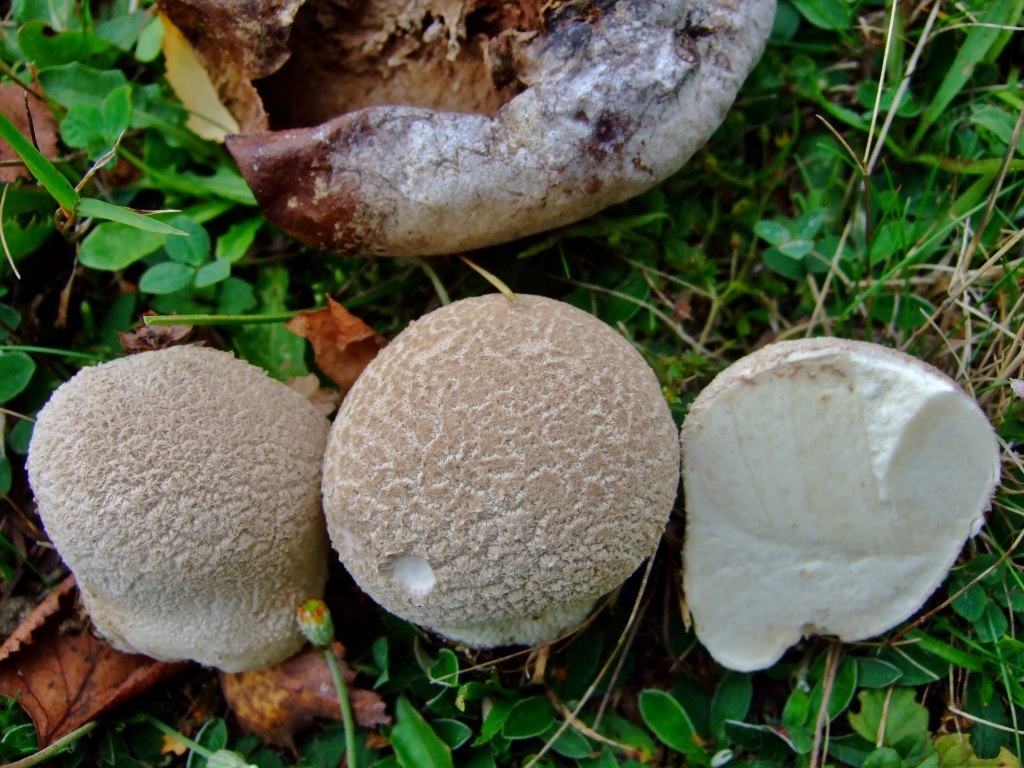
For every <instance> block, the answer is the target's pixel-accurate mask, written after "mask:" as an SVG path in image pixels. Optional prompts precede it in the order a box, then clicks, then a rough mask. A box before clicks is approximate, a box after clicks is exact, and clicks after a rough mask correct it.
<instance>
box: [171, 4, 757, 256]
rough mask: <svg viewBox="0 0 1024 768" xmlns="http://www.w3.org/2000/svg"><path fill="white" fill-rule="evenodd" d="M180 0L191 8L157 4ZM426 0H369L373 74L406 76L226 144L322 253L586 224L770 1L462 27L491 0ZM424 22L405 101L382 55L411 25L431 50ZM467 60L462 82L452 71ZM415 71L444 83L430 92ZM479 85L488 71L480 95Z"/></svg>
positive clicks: (627, 8)
mask: <svg viewBox="0 0 1024 768" xmlns="http://www.w3.org/2000/svg"><path fill="white" fill-rule="evenodd" d="M310 2H311V4H313V5H316V7H317V8H319V6H320V5H323V3H322V2H320V3H319V5H317V4H316V3H314V2H313V0H310ZM179 4H186V5H187V4H188V3H187V2H186V0H174V1H173V2H171V3H169V7H170V8H171V9H172V10H173V8H174V6H176V5H179ZM406 5H408V6H415V7H416V8H420V6H424V9H426V8H428V7H429V10H430V12H429V13H427V12H421V13H420V14H419V17H418V18H419V19H424V18H427V19H431V18H432V19H435V21H436V20H438V19H441V20H442V21H443V24H442V23H440V22H438V23H435V24H434V25H433V26H431V27H430V28H429V29H428V30H426V31H424V30H417V31H416V32H415V33H414V32H409V31H408V30H407V31H406V32H405V35H404V36H402V35H400V34H399V32H400V31H401V24H400V23H399V22H396V21H395V17H396V16H397V18H398V19H399V20H401V19H403V18H405V16H403V14H406V15H408V16H412V15H413V14H408V9H406V8H405V6H406ZM435 5H438V3H434V4H429V3H428V4H424V3H423V2H422V0H420V1H419V2H413V0H407V2H405V3H401V2H398V3H391V4H388V3H382V2H378V3H368V4H366V7H368V8H371V9H375V10H376V12H377V13H378V14H380V15H383V16H385V17H386V19H387V20H388V24H389V25H390V26H386V27H385V29H384V30H383V31H379V32H378V37H380V36H381V35H383V36H384V38H385V39H386V40H388V41H389V42H388V45H389V46H390V47H387V48H385V50H384V52H383V53H381V54H380V55H381V56H382V57H383V59H384V60H386V62H387V66H384V65H382V67H381V70H382V72H383V74H381V75H380V77H381V78H383V80H384V82H391V81H392V80H394V81H396V82H399V83H403V84H404V85H403V87H401V88H400V89H398V90H399V92H397V93H390V92H388V91H387V89H386V88H384V89H383V90H381V89H380V88H379V87H377V86H371V85H369V84H367V85H366V90H367V91H368V92H370V93H371V96H370V97H366V96H364V95H363V94H362V93H360V94H356V95H352V94H348V93H346V94H343V95H342V96H341V97H339V99H340V101H341V103H338V104H335V105H333V106H334V109H335V110H336V111H335V112H334V113H333V114H332V115H330V119H328V118H327V117H326V116H324V115H323V114H313V115H309V116H307V119H316V118H320V117H323V118H324V119H323V120H322V121H321V122H319V123H318V124H311V125H305V126H290V127H288V128H286V129H283V130H274V131H270V132H249V133H245V134H242V135H237V136H233V137H229V138H228V140H227V146H228V149H229V151H230V152H231V154H232V155H233V156H234V158H235V160H236V162H237V163H238V166H239V168H240V169H241V171H242V173H243V175H244V176H245V178H246V180H247V182H248V183H249V185H250V187H251V188H252V190H253V191H254V193H255V195H256V198H257V200H258V201H259V203H260V206H261V208H262V209H263V211H264V212H265V213H266V215H267V217H268V218H269V219H270V220H271V221H273V222H274V223H276V224H277V225H279V226H280V227H281V228H283V229H284V230H286V231H288V232H289V233H291V234H292V235H294V236H295V237H297V238H299V239H301V240H304V241H306V242H309V243H311V244H313V245H316V246H318V247H321V248H325V249H328V250H336V251H341V252H346V253H356V254H363V255H388V256H408V255H433V254H447V253H457V252H460V251H465V250H470V249H475V248H480V247H484V246H487V245H493V244H497V243H501V242H506V241H509V240H513V239H516V238H519V237H523V236H525V235H529V234H533V233H536V232H541V231H543V230H547V229H550V228H553V227H557V226H561V225H565V224H568V223H571V222H574V221H577V220H579V219H582V218H585V217H587V216H589V215H591V214H593V213H596V212H597V211H599V210H601V209H603V208H605V207H607V206H609V205H612V204H614V203H618V202H621V201H623V200H626V199H628V198H630V197H633V196H635V195H638V194H640V193H641V192H644V191H646V190H647V189H649V188H651V187H653V186H654V185H656V184H657V183H659V182H660V181H662V180H664V179H665V178H667V177H668V176H669V175H671V174H672V173H674V172H676V171H677V170H678V169H679V168H681V167H682V166H683V165H684V164H685V163H686V161H687V160H688V159H689V158H690V157H691V156H692V155H693V153H694V152H695V151H696V150H697V149H699V148H700V147H701V146H702V145H703V144H704V143H705V142H706V141H707V139H708V138H709V137H710V135H711V134H712V133H713V132H714V131H715V129H716V128H717V127H718V126H719V125H720V123H721V122H722V120H723V119H724V118H725V114H726V112H727V111H728V109H729V107H730V106H731V104H732V102H733V101H734V99H735V97H736V94H737V92H738V90H739V88H740V85H741V84H742V82H743V80H744V79H745V78H746V76H747V74H748V72H749V71H750V70H751V69H752V68H753V66H754V64H755V63H756V62H757V60H758V58H759V57H760V55H761V52H762V50H763V47H764V43H765V40H766V39H767V37H768V34H769V32H770V31H771V27H772V21H773V18H774V12H775V0H583V1H582V2H575V1H573V2H561V1H560V2H555V3H549V4H547V5H544V6H543V7H537V8H534V7H533V6H534V5H538V4H533V3H521V4H519V8H520V13H519V16H518V17H516V22H515V23H514V24H512V25H511V26H509V27H507V28H505V29H503V30H501V31H500V32H499V31H496V30H495V29H490V30H488V31H486V32H481V33H479V34H477V35H476V38H479V39H462V37H460V35H462V36H466V37H467V38H468V37H471V35H470V34H469V33H467V31H466V29H467V25H468V24H469V23H470V21H471V20H472V19H474V18H476V17H475V16H474V15H473V14H474V13H477V15H479V13H481V12H482V9H487V8H488V7H489V6H491V5H493V6H499V7H502V8H504V4H501V3H489V4H488V3H485V2H464V3H454V4H453V3H447V4H445V3H441V4H440V10H439V9H437V8H435V7H434V6H435ZM392 6H394V8H392ZM381 9H387V10H381ZM424 9H421V11H422V10H424ZM531 9H532V11H531V12H529V13H528V12H527V11H530V10H531ZM320 10H321V11H322V10H323V9H320ZM389 13H390V14H391V15H390V16H389V15H388V14H389ZM495 13H497V12H495ZM321 15H322V14H321ZM453 16H454V18H452V17H453ZM406 23H408V19H406ZM424 23H425V22H424ZM380 24H382V25H383V24H384V22H383V21H382V22H380ZM438 26H440V27H442V28H443V30H446V31H438V30H437V29H435V28H436V27H438ZM396 28H397V29H398V31H396ZM431 30H433V38H438V37H440V38H442V39H441V40H440V41H437V45H444V46H445V50H446V51H447V55H445V56H437V57H435V58H437V59H438V60H439V62H440V63H438V64H437V67H438V69H437V70H436V71H434V72H433V73H431V72H429V71H425V72H424V73H422V75H421V76H422V78H424V82H423V85H422V88H421V90H422V92H423V95H420V94H417V93H416V92H415V88H414V86H413V85H410V84H408V83H406V82H405V81H406V80H407V79H408V77H409V76H406V77H405V78H403V76H402V74H401V73H402V72H404V71H405V70H406V69H408V68H409V67H410V66H411V65H410V64H408V63H407V59H406V58H403V57H402V56H399V55H398V54H397V53H396V54H394V55H392V56H391V57H390V58H388V57H387V56H385V55H384V54H386V53H387V52H389V51H392V50H393V49H400V48H401V46H402V45H407V44H413V43H410V40H412V39H413V38H415V37H416V34H419V35H421V37H422V39H419V38H417V39H415V41H414V43H415V45H416V46H420V47H421V48H424V49H426V50H429V46H428V45H427V43H425V42H424V41H427V40H432V39H433V38H431V37H430V34H429V33H430V31H431ZM193 37H195V35H193ZM373 39H374V38H373V37H372V35H370V36H369V40H370V42H366V43H365V44H364V45H365V46H366V47H370V45H371V43H372V41H373ZM481 40H482V42H481ZM419 49H420V48H417V49H416V50H419ZM474 54H475V55H476V56H477V58H478V59H479V60H480V62H481V64H480V71H479V73H478V74H477V76H476V77H475V79H474V78H473V77H472V76H471V75H466V74H465V73H461V72H460V71H456V70H455V69H453V67H455V63H453V62H458V61H460V59H459V58H458V57H459V56H462V57H464V58H467V57H472V56H473V55H474ZM294 55H296V56H298V53H295V54H294ZM296 66H299V65H296ZM308 66H309V67H312V66H313V65H312V64H310V65H308ZM467 66H468V65H467ZM445 67H447V68H448V69H445ZM322 70H323V67H322V65H321V70H318V71H316V72H313V71H312V70H307V71H306V72H305V74H306V75H307V77H319V76H320V75H321V74H322ZM449 70H451V71H450V72H449ZM282 71H283V70H282ZM430 77H432V78H433V79H434V80H437V79H438V78H444V77H450V78H453V79H454V82H455V84H456V85H457V86H458V87H455V85H453V86H451V88H450V89H447V90H446V89H441V93H436V91H437V89H436V88H435V87H434V86H433V85H431V83H430V82H429V81H428V80H429V78H430ZM481 79H489V80H490V86H489V87H490V91H488V92H487V93H483V94H481V93H479V90H480V88H479V87H478V86H479V82H480V81H481ZM316 82H321V81H320V80H317V81H316ZM360 82H362V81H360ZM442 82H444V81H442ZM304 85H305V87H307V88H308V81H307V82H306V83H305V84H303V83H298V82H293V83H292V88H295V89H301V88H303V87H304ZM323 87H324V88H325V89H329V88H330V85H329V83H324V86H323ZM279 89H280V87H279ZM463 94H465V96H466V98H467V99H468V101H467V102H466V103H465V104H464V103H462V102H460V101H459V98H461V97H462V95H463ZM267 98H270V96H269V95H268V96H267ZM366 98H369V100H370V102H371V103H369V104H366V103H364V101H363V99H366ZM392 99H393V101H392ZM295 109H300V107H295ZM273 117H274V113H273V112H272V113H271V115H270V120H271V123H272V122H273Z"/></svg>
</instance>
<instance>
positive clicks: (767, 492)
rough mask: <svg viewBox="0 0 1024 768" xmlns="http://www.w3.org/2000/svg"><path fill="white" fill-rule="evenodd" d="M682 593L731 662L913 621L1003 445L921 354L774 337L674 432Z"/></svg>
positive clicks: (987, 493) (976, 510)
mask: <svg viewBox="0 0 1024 768" xmlns="http://www.w3.org/2000/svg"><path fill="white" fill-rule="evenodd" d="M681 442H682V450H683V487H684V496H685V503H686V538H685V544H684V547H683V589H684V592H685V595H686V603H687V606H688V607H689V610H690V612H691V615H692V617H693V623H694V629H695V631H696V633H697V637H698V639H700V641H701V643H703V645H704V646H705V647H706V648H707V649H708V651H709V652H710V653H711V655H712V656H713V657H714V658H715V659H716V660H717V661H718V662H719V663H721V664H722V665H724V666H726V667H729V668H731V669H735V670H739V671H752V670H757V669H764V668H767V667H769V666H771V665H772V664H774V663H775V662H776V661H777V660H778V659H779V658H780V657H781V656H782V654H783V653H784V652H785V650H786V649H787V648H788V647H789V646H791V645H793V644H795V643H796V642H798V641H799V640H800V638H801V637H802V636H808V635H812V634H823V635H835V636H837V637H838V638H839V639H841V640H843V641H856V640H862V639H865V638H869V637H873V636H875V635H878V634H881V633H883V632H885V631H887V630H889V629H891V628H892V627H894V626H896V625H897V624H899V623H900V622H901V621H903V620H905V619H907V618H909V617H910V616H911V615H913V614H914V612H916V611H917V610H918V609H919V608H920V607H921V605H922V604H923V603H924V602H925V600H926V599H927V598H928V596H929V595H931V593H932V592H933V591H934V590H935V588H936V587H938V586H939V584H940V583H941V582H942V580H943V579H944V578H945V576H946V573H947V572H948V570H949V568H950V567H951V566H952V564H953V562H954V561H955V559H956V557H957V555H958V554H959V553H960V550H961V548H962V547H963V545H964V542H965V541H966V540H967V539H968V538H970V537H971V536H973V535H975V534H976V533H977V532H978V530H979V529H980V528H981V526H982V524H983V522H984V516H985V513H986V511H987V509H988V507H989V503H990V499H991V496H992V494H993V492H994V491H995V488H996V486H997V485H998V482H999V447H998V443H997V440H996V437H995V434H994V432H993V429H992V426H991V424H990V423H989V421H988V419H987V418H986V416H985V414H984V413H983V412H982V411H981V409H980V408H979V407H978V405H977V404H976V403H975V402H974V400H973V399H972V398H970V397H969V396H968V395H967V394H966V393H965V392H964V391H963V390H961V389H960V388H959V387H958V386H957V385H956V384H955V383H954V382H953V381H952V380H951V379H950V378H949V377H947V376H946V375H945V374H944V373H942V372H941V371H939V370H938V369H936V368H933V367H932V366H930V365H928V364H926V363H923V362H922V361H919V360H917V359H915V358H912V357H910V356H908V355H905V354H903V353H901V352H897V351H895V350H891V349H888V348H885V347H882V346H879V345H876V344H870V343H866V342H857V341H847V340H841V339H832V338H821V339H805V340H800V341H787V342H779V343H777V344H772V345H769V346H767V347H764V348H762V349H761V350H759V351H757V352H755V353H753V354H751V355H749V356H747V357H745V358H743V359H742V360H740V361H739V362H737V363H734V364H733V365H732V366H730V367H729V368H727V369H726V370H725V371H723V372H722V373H721V374H719V376H718V377H716V378H715V380H714V381H713V382H712V383H711V384H710V385H709V386H708V387H707V388H706V389H705V390H704V391H703V392H702V393H701V394H700V395H699V396H698V397H697V399H696V400H695V401H694V403H693V405H692V406H691V409H690V412H689V414H688V415H687V417H686V421H685V423H684V425H683V429H682V432H681Z"/></svg>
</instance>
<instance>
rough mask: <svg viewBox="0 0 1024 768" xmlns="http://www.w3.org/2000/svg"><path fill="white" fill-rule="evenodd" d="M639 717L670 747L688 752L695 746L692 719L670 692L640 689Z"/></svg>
mask: <svg viewBox="0 0 1024 768" xmlns="http://www.w3.org/2000/svg"><path fill="white" fill-rule="evenodd" d="M640 717H642V718H643V721H644V723H645V724H646V725H647V727H648V728H650V729H651V731H652V732H653V733H654V735H655V736H657V737H658V738H659V739H660V740H661V741H663V742H664V743H665V744H667V745H668V746H670V747H672V749H675V750H677V751H679V752H683V753H686V754H688V753H690V752H691V751H692V750H693V749H694V747H695V746H696V745H695V743H694V741H693V739H694V736H696V732H695V730H694V727H693V721H692V720H691V719H690V716H689V715H688V714H686V710H685V709H683V705H682V704H680V703H679V702H678V701H676V700H675V698H674V697H673V696H672V695H671V694H669V693H666V692H665V691H658V690H654V689H650V690H646V691H641V692H640Z"/></svg>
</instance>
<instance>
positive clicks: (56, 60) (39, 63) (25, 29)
mask: <svg viewBox="0 0 1024 768" xmlns="http://www.w3.org/2000/svg"><path fill="white" fill-rule="evenodd" d="M18 48H20V49H21V52H22V55H24V56H25V58H26V59H27V60H28V61H31V62H33V63H34V64H35V65H36V67H37V68H39V69H45V68H46V67H51V66H55V65H59V64H69V63H71V62H73V61H82V60H84V59H88V58H90V57H92V56H95V55H97V54H101V53H104V52H111V47H110V45H109V44H108V43H107V42H106V41H104V40H101V39H99V38H97V37H96V36H95V35H90V34H87V33H85V32H80V31H75V32H59V31H57V30H55V29H54V28H53V27H52V26H51V25H50V24H49V22H47V21H42V20H39V19H34V20H32V21H29V22H26V23H25V24H22V25H21V28H20V29H18ZM114 53H116V52H114ZM112 58H113V57H107V62H108V63H109V61H110V59H112Z"/></svg>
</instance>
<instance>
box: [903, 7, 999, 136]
mask: <svg viewBox="0 0 1024 768" xmlns="http://www.w3.org/2000/svg"><path fill="white" fill-rule="evenodd" d="M1013 5H1014V0H989V2H987V3H984V4H983V5H982V6H981V8H980V9H979V10H981V11H982V12H981V13H979V15H978V22H979V23H978V24H975V25H972V26H971V27H970V31H969V32H968V33H967V36H966V37H965V38H964V41H963V43H962V44H961V45H960V46H959V48H958V49H957V53H956V57H955V58H954V59H953V63H952V64H950V66H949V69H948V70H947V72H946V75H945V77H944V78H943V80H942V84H941V85H940V86H939V89H938V91H936V93H935V96H934V97H933V98H932V100H931V102H930V103H929V104H928V106H927V107H926V108H925V110H924V112H923V113H922V114H921V120H920V122H919V123H918V126H917V130H916V132H915V133H914V137H913V139H911V144H913V145H916V144H917V143H918V142H919V141H920V140H921V139H922V138H923V137H924V136H925V134H926V133H927V132H928V129H929V128H930V127H931V126H932V125H933V124H934V123H935V122H936V121H937V120H939V119H940V118H942V116H943V115H945V114H946V110H947V109H948V108H949V105H950V104H951V103H952V102H953V99H955V98H956V97H957V95H958V94H959V93H960V92H961V91H963V89H964V86H966V85H967V82H968V81H969V80H970V79H971V77H972V76H973V75H974V68H975V67H976V66H977V65H978V64H980V63H981V62H982V61H984V59H985V57H986V55H987V54H988V52H989V49H990V48H992V46H993V45H995V44H996V42H997V41H998V40H999V37H1000V29H999V25H1000V24H1004V25H1005V24H1016V23H1019V21H1018V20H1015V19H1013V17H1012V11H1013V10H1014V8H1013ZM1018 13H1019V11H1018Z"/></svg>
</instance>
